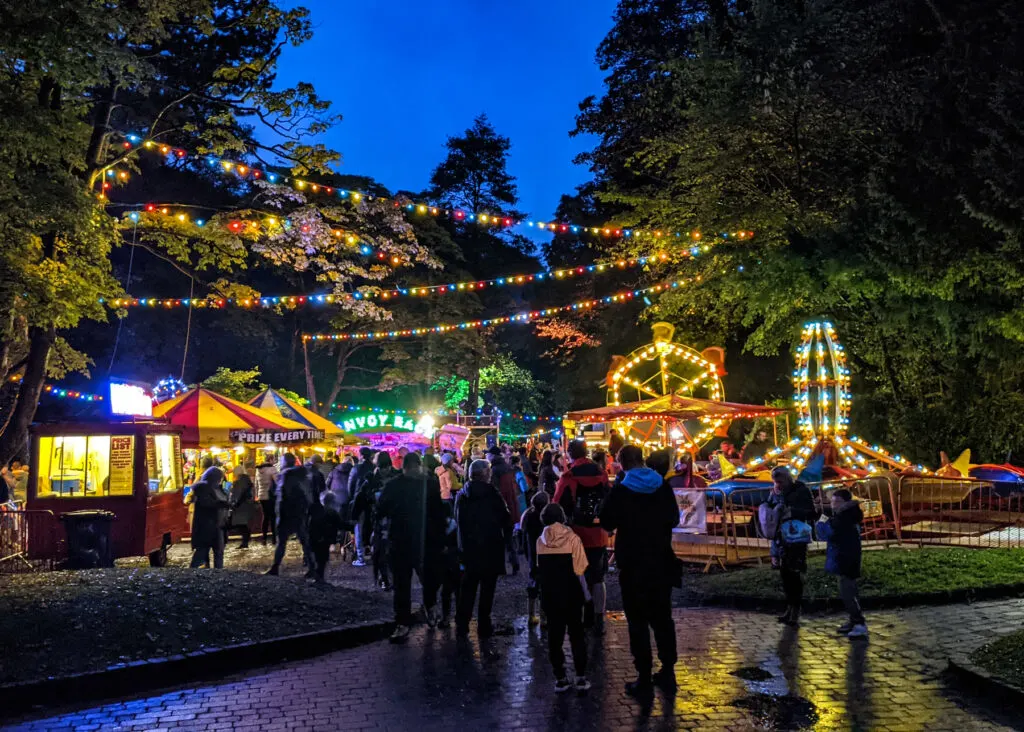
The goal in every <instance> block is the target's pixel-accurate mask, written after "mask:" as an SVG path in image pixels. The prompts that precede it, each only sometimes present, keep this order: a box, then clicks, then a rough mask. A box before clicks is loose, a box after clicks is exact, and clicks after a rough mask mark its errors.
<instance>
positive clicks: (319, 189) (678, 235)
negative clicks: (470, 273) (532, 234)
mask: <svg viewBox="0 0 1024 732" xmlns="http://www.w3.org/2000/svg"><path fill="white" fill-rule="evenodd" d="M122 146H123V147H124V149H125V150H132V149H139V150H144V151H150V152H153V153H155V154H158V155H160V156H162V157H163V159H165V160H192V161H197V162H202V163H204V164H205V165H206V166H207V167H208V168H209V169H211V170H217V171H219V172H221V173H223V174H225V175H232V176H235V177H236V178H238V179H240V180H245V181H261V180H265V181H267V182H269V183H281V184H289V185H291V186H293V187H294V188H296V189H297V190H300V191H303V192H309V193H315V194H319V195H324V196H331V197H333V198H336V199H340V200H343V201H351V202H353V203H360V202H361V201H363V200H366V201H390V202H392V203H393V204H394V205H395V207H396V208H402V209H404V210H405V211H407V212H409V213H416V214H420V215H424V216H427V215H429V216H435V217H439V216H444V217H448V218H451V219H454V220H455V221H464V222H470V223H475V224H478V225H481V226H491V227H499V228H511V227H525V228H529V229H534V230H539V231H550V232H553V233H563V234H569V233H572V234H591V235H595V236H602V237H615V238H630V237H633V236H637V235H641V234H646V235H650V236H653V237H654V238H656V239H661V238H664V239H685V240H691V241H701V240H705V239H714V238H721V239H749V238H750V237H752V236H753V235H754V233H753V232H752V231H747V230H737V231H724V232H718V233H703V232H701V231H699V230H692V231H675V230H671V229H656V228H636V227H632V228H629V227H622V226H615V225H604V226H586V225H583V224H579V223H576V222H572V221H539V220H534V219H521V220H520V219H514V218H511V217H509V216H502V215H496V214H493V213H490V212H485V211H467V210H465V209H461V208H445V207H443V206H434V205H431V204H428V203H423V202H419V203H417V202H412V201H408V200H405V199H396V198H392V197H388V196H377V195H374V194H372V193H367V192H364V191H355V190H351V189H348V188H337V187H334V186H330V185H325V184H323V183H317V182H315V181H311V180H307V179H304V178H297V177H295V176H290V175H284V174H281V173H274V172H270V171H266V170H264V169H262V168H259V167H253V166H251V165H248V164H246V163H242V162H239V161H236V160H227V159H224V158H220V157H217V156H214V155H207V154H203V153H195V152H190V151H189V150H186V149H185V148H181V147H174V146H172V145H166V144H162V143H159V142H156V141H155V140H149V139H146V138H145V137H144V136H142V135H137V134H127V135H125V136H124V141H123V142H122ZM122 174H124V178H123V179H124V180H126V179H127V172H126V171H123V170H118V169H115V168H109V169H108V170H107V171H106V176H107V177H108V178H110V179H112V180H122ZM109 187H110V183H109V181H107V180H104V190H106V189H108V188H109Z"/></svg>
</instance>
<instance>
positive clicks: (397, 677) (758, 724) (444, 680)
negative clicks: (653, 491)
mask: <svg viewBox="0 0 1024 732" xmlns="http://www.w3.org/2000/svg"><path fill="white" fill-rule="evenodd" d="M613 581H614V580H613ZM675 618H676V629H677V636H678V640H679V656H680V658H679V662H678V664H677V665H676V668H675V673H676V678H677V680H678V682H679V688H678V690H677V691H676V692H675V694H666V693H665V692H661V691H659V692H658V693H657V694H656V695H655V696H654V698H653V699H652V700H651V701H650V702H649V703H640V702H637V701H635V700H633V699H631V698H630V697H628V696H626V695H625V694H624V692H623V684H624V683H625V682H626V681H627V680H629V679H630V678H631V677H632V672H633V669H632V664H631V662H630V656H629V648H628V641H627V636H626V627H625V621H624V620H623V619H622V617H621V615H619V614H616V615H613V616H612V618H611V619H610V620H609V623H608V631H607V633H606V635H605V636H604V638H592V639H590V643H591V651H592V661H591V673H590V674H589V676H590V678H591V680H592V682H593V688H592V689H591V690H590V691H589V692H588V693H586V694H585V695H583V696H578V695H576V694H575V693H574V692H570V693H568V694H562V695H556V694H555V693H554V691H553V690H552V684H553V678H552V674H551V670H550V667H549V665H548V662H547V653H546V648H545V641H544V640H543V639H542V638H541V636H540V633H539V631H538V630H537V629H533V630H532V631H530V630H527V628H526V623H525V618H523V617H517V618H516V619H515V621H514V623H513V624H512V626H511V628H510V630H511V634H509V635H503V636H498V637H495V638H492V639H490V640H488V641H484V642H480V641H478V640H477V638H476V637H475V635H471V636H470V637H469V638H465V639H458V638H456V636H455V635H454V632H453V631H451V630H448V631H440V630H428V629H427V628H425V627H420V628H417V629H416V630H414V632H413V634H412V636H411V637H410V639H409V641H408V642H407V643H406V644H405V645H400V646H395V645H391V644H389V643H386V642H382V643H376V644H373V645H369V646H363V647H361V648H356V649H351V650H347V651H341V652H337V653H332V654H329V655H326V656H323V657H321V658H318V659H312V660H308V661H303V662H296V663H290V664H284V665H280V666H276V667H271V668H265V669H260V670H257V671H251V672H247V673H241V674H238V675H236V676H232V677H229V678H226V679H223V680H221V681H219V682H217V683H211V684H207V685H204V686H201V687H199V688H185V689H177V690H173V691H169V692H166V693H159V694H153V695H149V696H142V697H138V698H134V699H132V700H128V701H121V702H118V703H111V704H106V705H102V706H97V707H94V708H91V709H85V710H78V711H74V712H69V713H65V714H62V715H58V716H51V717H48V718H45V719H36V720H30V721H25V722H24V723H22V724H21V725H18V726H12V727H9V728H7V729H12V730H13V729H17V730H56V729H69V730H71V729H74V730H90V729H98V730H104V732H106V731H108V730H164V729H188V730H254V731H255V730H261V731H262V730H293V729H294V730H318V731H319V730H363V729H366V730H382V729H391V730H416V732H425V731H428V730H459V732H470V731H475V730H492V729H501V730H505V729H522V730H558V731H559V732H562V731H564V730H619V729H623V730H647V729H651V730H675V729H687V730H698V729H699V730H803V729H807V730H823V731H824V730H858V731H861V730H863V731H865V732H867V731H868V730H883V731H885V730H889V731H892V732H895V731H902V730H907V731H916V730H921V731H922V732H924V731H927V732H933V731H934V732H937V731H939V730H955V731H956V732H969V731H973V730H1011V729H1024V710H1021V709H1013V708H1008V707H1001V706H1000V704H1001V703H1002V702H1001V701H1000V700H999V699H998V698H993V697H991V696H985V697H978V696H974V695H971V694H966V693H962V692H960V691H958V690H957V688H956V687H954V686H951V685H950V684H949V683H948V681H947V679H946V677H945V675H944V673H943V670H944V669H945V666H946V659H947V657H948V655H949V653H950V652H951V651H952V650H954V649H956V650H964V649H968V648H973V647H975V646H977V645H980V644H981V643H982V642H984V641H985V640H987V639H989V638H991V637H992V635H994V634H996V633H1000V632H1006V631H1007V630H1011V629H1014V628H1018V627H1020V626H1021V624H1022V621H1024V601H1022V600H1008V601H1001V602H992V603H978V604H975V605H971V606H965V605H956V606H945V607H931V608H917V609H913V610H906V611H882V612H876V613H869V614H868V622H869V624H870V627H871V638H870V640H869V641H867V642H851V641H849V640H847V639H846V638H844V637H839V636H836V635H835V633H834V628H835V626H836V625H837V624H838V623H839V621H841V620H842V618H839V617H837V616H816V617H811V618H809V619H806V620H805V621H804V624H803V627H802V628H800V629H799V630H794V629H789V628H786V627H784V626H780V625H779V624H777V623H776V622H775V619H774V618H773V617H771V616H769V615H765V614H759V613H749V612H739V611H731V610H721V609H680V610H676V611H675Z"/></svg>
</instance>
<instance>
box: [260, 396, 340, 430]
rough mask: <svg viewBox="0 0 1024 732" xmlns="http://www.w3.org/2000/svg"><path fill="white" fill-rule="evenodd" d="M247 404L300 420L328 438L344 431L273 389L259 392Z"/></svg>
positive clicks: (294, 420) (296, 420) (295, 420)
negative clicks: (321, 431) (320, 431)
mask: <svg viewBox="0 0 1024 732" xmlns="http://www.w3.org/2000/svg"><path fill="white" fill-rule="evenodd" d="M249 404H250V405H251V406H254V407H258V408H260V409H262V410H263V411H264V412H270V413H271V414H276V415H278V416H281V417H284V418H285V419H290V420H292V421H293V422H301V423H302V424H304V425H306V426H307V427H310V428H312V429H315V430H323V433H324V436H325V437H329V438H335V437H341V436H342V435H343V434H345V433H344V431H343V430H342V429H341V427H339V426H338V425H336V424H334V423H333V422H331V421H330V420H329V419H326V418H324V417H321V416H320V415H319V414H317V413H316V412H314V411H312V410H311V409H306V408H305V407H304V406H302V405H301V404H296V403H295V402H293V401H292V400H290V399H286V398H284V397H283V396H281V394H279V393H278V392H276V391H274V390H273V389H266V390H264V391H263V392H262V393H261V394H258V395H257V396H255V397H253V398H252V399H250V400H249Z"/></svg>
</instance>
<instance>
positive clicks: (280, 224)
mask: <svg viewBox="0 0 1024 732" xmlns="http://www.w3.org/2000/svg"><path fill="white" fill-rule="evenodd" d="M107 206H111V207H126V208H136V209H138V210H135V211H128V212H126V213H124V214H123V215H122V216H121V219H122V221H125V220H127V221H131V222H132V223H133V224H134V225H135V226H138V223H139V221H142V220H143V219H144V217H145V216H146V215H152V216H165V217H167V218H169V219H174V220H175V221H177V222H178V223H180V224H185V225H191V226H195V227H197V228H204V227H206V226H208V225H210V223H211V222H210V221H208V220H207V219H203V218H198V217H193V216H190V215H189V214H187V213H185V212H184V211H180V210H178V209H188V208H193V209H204V210H212V208H211V207H209V206H200V205H195V206H193V205H188V204H180V203H176V204H166V203H113V202H111V203H108V204H107ZM216 223H217V224H218V225H219V226H221V227H222V228H224V229H227V230H228V231H230V232H231V233H232V234H236V235H238V236H258V235H260V234H264V235H273V234H281V233H284V232H288V231H290V230H291V229H292V228H295V227H293V224H292V221H291V219H289V218H287V217H284V218H282V217H277V216H272V215H266V216H264V217H263V218H262V219H261V220H260V221H256V220H254V219H230V220H228V221H222V222H216ZM326 228H327V229H328V230H329V231H330V232H331V236H333V237H335V238H336V239H345V240H346V243H347V244H348V245H349V246H351V247H352V248H353V249H355V250H357V251H358V252H359V253H360V254H362V255H363V256H366V257H373V258H375V259H377V260H380V261H381V262H383V263H385V264H390V265H392V266H395V267H397V266H399V265H402V264H410V260H409V259H408V258H402V257H398V256H388V254H387V253H386V252H384V251H383V250H382V249H376V248H374V247H371V246H370V245H369V244H367V243H366V242H365V241H363V240H362V239H361V238H360V236H359V235H358V234H356V233H355V232H353V231H347V230H345V229H337V228H333V227H326ZM297 230H298V231H301V232H302V233H308V232H309V231H311V230H312V227H310V226H309V224H303V225H301V226H299V227H297ZM147 299H148V298H147Z"/></svg>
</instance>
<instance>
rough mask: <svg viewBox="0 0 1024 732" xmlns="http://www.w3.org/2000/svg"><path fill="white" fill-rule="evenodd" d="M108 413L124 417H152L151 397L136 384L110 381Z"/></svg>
mask: <svg viewBox="0 0 1024 732" xmlns="http://www.w3.org/2000/svg"><path fill="white" fill-rule="evenodd" d="M110 411H111V413H113V414H118V415H123V416H126V417H152V416H153V397H151V396H150V394H149V392H147V391H146V390H145V389H144V388H143V387H141V386H139V385H138V384H123V383H118V382H116V381H111V382H110Z"/></svg>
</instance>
